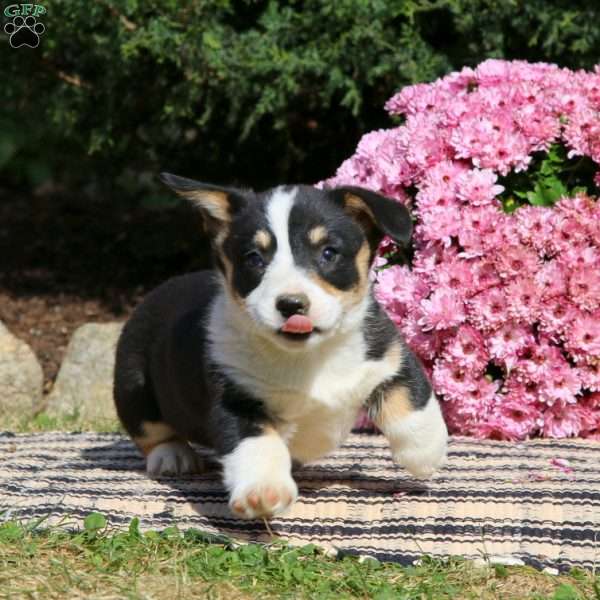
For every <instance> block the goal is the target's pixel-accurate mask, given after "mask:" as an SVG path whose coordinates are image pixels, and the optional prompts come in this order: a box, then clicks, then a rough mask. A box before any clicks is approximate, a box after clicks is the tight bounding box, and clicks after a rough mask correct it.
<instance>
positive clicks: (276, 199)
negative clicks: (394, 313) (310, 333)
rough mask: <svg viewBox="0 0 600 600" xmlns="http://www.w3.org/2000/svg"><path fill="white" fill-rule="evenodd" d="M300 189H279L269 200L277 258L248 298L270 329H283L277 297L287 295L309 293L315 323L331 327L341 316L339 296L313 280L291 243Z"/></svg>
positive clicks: (253, 313) (256, 316)
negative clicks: (292, 211) (290, 222)
mask: <svg viewBox="0 0 600 600" xmlns="http://www.w3.org/2000/svg"><path fill="white" fill-rule="evenodd" d="M297 193H298V188H287V189H285V188H277V189H276V190H275V191H274V192H273V194H272V196H271V198H270V199H269V200H268V204H267V210H266V215H267V219H268V221H269V228H270V229H271V231H272V233H273V235H274V237H275V240H276V249H275V254H274V256H273V260H272V261H271V262H270V263H269V265H268V266H267V269H266V271H265V273H264V275H263V278H262V281H261V282H260V284H259V285H258V286H257V287H256V288H255V289H254V290H252V292H251V293H250V294H249V295H248V297H247V298H246V306H247V308H248V310H249V312H250V314H251V316H252V317H253V318H254V319H255V320H256V321H257V322H259V323H261V324H263V325H266V326H267V327H269V328H270V329H279V327H281V325H282V324H283V321H284V319H283V317H282V315H281V314H280V313H279V311H278V310H277V308H276V303H277V298H278V297H279V296H280V295H284V294H299V293H303V294H306V295H307V296H308V298H309V300H310V308H309V313H308V316H309V318H310V319H311V320H312V321H313V325H314V326H315V327H317V328H320V329H324V330H326V329H329V328H331V327H332V326H334V325H335V324H336V322H337V321H338V319H339V318H340V316H341V312H342V308H341V305H340V302H339V300H338V299H337V298H335V297H333V296H331V295H330V294H328V293H327V292H325V290H323V288H322V287H321V286H319V285H317V284H316V283H315V282H314V281H312V280H311V278H310V277H309V274H308V273H307V271H306V269H305V268H303V267H301V266H299V265H297V264H296V263H295V262H294V255H293V253H292V248H291V245H290V231H289V228H290V224H289V221H290V213H291V210H292V207H293V206H294V201H295V198H296V195H297Z"/></svg>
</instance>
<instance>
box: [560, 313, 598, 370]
mask: <svg viewBox="0 0 600 600" xmlns="http://www.w3.org/2000/svg"><path fill="white" fill-rule="evenodd" d="M565 336H566V339H567V343H566V348H567V349H568V350H570V352H571V354H572V355H573V357H574V359H575V360H576V361H578V362H584V361H585V362H588V364H592V363H596V362H598V361H599V360H600V314H595V315H587V314H581V315H579V316H578V317H577V318H576V319H575V321H574V322H573V323H572V324H571V326H570V327H569V328H568V329H567V330H566V331H565Z"/></svg>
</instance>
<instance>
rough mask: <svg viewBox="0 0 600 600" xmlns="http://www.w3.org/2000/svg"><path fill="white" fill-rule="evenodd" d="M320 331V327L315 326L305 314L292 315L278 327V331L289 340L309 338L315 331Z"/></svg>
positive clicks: (299, 340)
mask: <svg viewBox="0 0 600 600" xmlns="http://www.w3.org/2000/svg"><path fill="white" fill-rule="evenodd" d="M318 331H319V329H318V327H313V324H312V321H311V320H310V319H309V318H308V317H306V316H304V315H292V316H291V317H289V318H288V319H287V321H286V322H285V323H284V324H283V325H282V326H281V328H280V329H278V331H277V333H279V334H280V335H282V336H284V337H285V338H287V339H288V340H295V341H298V342H301V341H303V340H307V339H308V338H309V337H310V336H311V335H312V334H313V333H317V332H318Z"/></svg>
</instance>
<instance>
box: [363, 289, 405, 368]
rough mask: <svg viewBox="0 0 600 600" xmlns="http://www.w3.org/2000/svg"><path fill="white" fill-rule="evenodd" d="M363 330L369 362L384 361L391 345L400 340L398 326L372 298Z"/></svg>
mask: <svg viewBox="0 0 600 600" xmlns="http://www.w3.org/2000/svg"><path fill="white" fill-rule="evenodd" d="M362 329H363V336H364V339H365V342H366V344H367V353H366V357H367V359H369V360H380V359H382V358H383V356H384V354H385V353H386V352H387V350H388V348H389V347H390V344H391V343H392V342H393V341H394V340H397V339H399V336H398V330H397V329H396V326H395V325H394V323H392V321H391V320H390V318H389V317H388V316H387V315H386V314H385V311H384V310H383V309H382V308H381V306H379V304H378V303H377V301H376V300H375V298H373V297H372V296H371V304H370V305H369V310H368V312H367V316H366V317H365V320H364V322H363V324H362Z"/></svg>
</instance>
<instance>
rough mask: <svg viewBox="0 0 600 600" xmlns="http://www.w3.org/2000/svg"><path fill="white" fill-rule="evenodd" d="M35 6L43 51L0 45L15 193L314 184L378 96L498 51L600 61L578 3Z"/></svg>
mask: <svg viewBox="0 0 600 600" xmlns="http://www.w3.org/2000/svg"><path fill="white" fill-rule="evenodd" d="M45 6H46V8H47V11H48V12H47V14H46V15H44V16H43V17H41V20H42V21H43V23H44V24H45V26H46V32H45V33H44V35H43V36H42V40H41V43H40V46H39V47H38V48H36V49H29V48H25V47H22V48H19V49H12V48H10V46H9V45H8V40H7V39H3V40H0V42H2V43H3V44H4V45H5V46H4V48H3V50H2V52H0V66H1V68H2V74H3V84H2V86H0V99H1V101H2V107H3V110H2V113H1V114H2V120H1V121H0V169H2V170H3V172H4V179H5V180H7V181H9V182H10V183H12V184H20V185H25V186H29V185H36V184H39V183H41V182H43V181H44V180H46V179H48V178H49V177H53V178H54V180H62V181H65V180H66V181H68V182H69V181H70V183H71V184H72V185H74V184H81V183H83V182H85V183H90V182H93V183H94V184H95V185H98V184H105V183H107V182H111V183H114V184H115V185H116V188H117V189H118V190H119V191H120V192H121V193H131V192H137V193H139V192H144V191H148V190H152V189H153V188H154V185H155V183H154V181H153V180H152V179H151V177H149V176H148V177H147V178H146V179H144V178H142V179H141V180H140V177H139V173H147V174H154V173H156V172H158V171H159V170H163V169H165V170H169V171H173V172H177V173H181V174H184V175H191V176H195V177H198V178H203V179H207V180H212V181H223V182H236V181H237V182H243V183H247V184H251V185H256V186H259V187H260V186H265V185H269V184H274V183H276V182H281V181H298V180H302V181H314V180H317V179H319V178H323V177H326V176H328V175H330V174H331V173H332V172H333V171H334V169H335V167H336V166H337V165H338V164H339V163H340V162H341V161H342V160H343V159H344V158H345V157H347V156H348V155H349V154H351V152H352V151H353V149H354V147H355V145H356V143H357V141H358V139H359V138H360V136H361V134H362V133H364V132H365V131H368V130H371V129H373V128H377V127H385V126H389V125H390V124H391V121H390V119H389V118H388V117H387V115H386V114H385V112H384V111H383V104H384V101H385V100H386V99H387V98H388V97H389V96H391V94H392V93H393V92H394V91H396V90H397V89H398V88H400V87H402V86H403V85H405V84H407V83H412V82H417V81H427V80H431V79H433V78H435V77H437V76H440V75H443V74H444V73H446V72H449V71H451V70H454V69H459V68H461V67H462V66H464V65H475V64H477V63H478V62H480V61H481V60H483V59H484V58H487V57H492V56H494V57H505V58H526V59H530V60H546V61H549V62H558V63H559V64H562V65H565V66H570V67H585V68H590V67H591V66H592V65H593V64H594V63H595V62H596V61H597V57H598V56H600V28H598V26H597V24H598V22H599V19H598V17H599V16H600V15H599V14H598V13H599V12H600V9H599V8H597V5H596V3H594V2H589V1H588V0H572V1H569V2H567V1H566V0H565V1H562V0H560V1H559V0H527V1H525V0H505V1H504V2H497V1H496V0H438V1H436V0H404V1H401V0H397V1H388V0H336V1H335V2H331V1H330V0H304V1H300V0H288V1H279V2H278V1H261V0H239V1H237V2H234V1H233V0H203V1H198V0H197V1H191V2H181V1H180V0H164V1H160V2H159V1H158V0H145V1H144V2H142V1H140V0H99V1H97V2H71V1H68V0H53V1H52V2H46V3H45ZM153 193H154V194H155V192H153ZM150 202H151V204H152V205H153V206H159V205H160V203H161V202H162V200H161V197H160V196H156V195H154V197H153V199H152V200H151V201H150Z"/></svg>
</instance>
